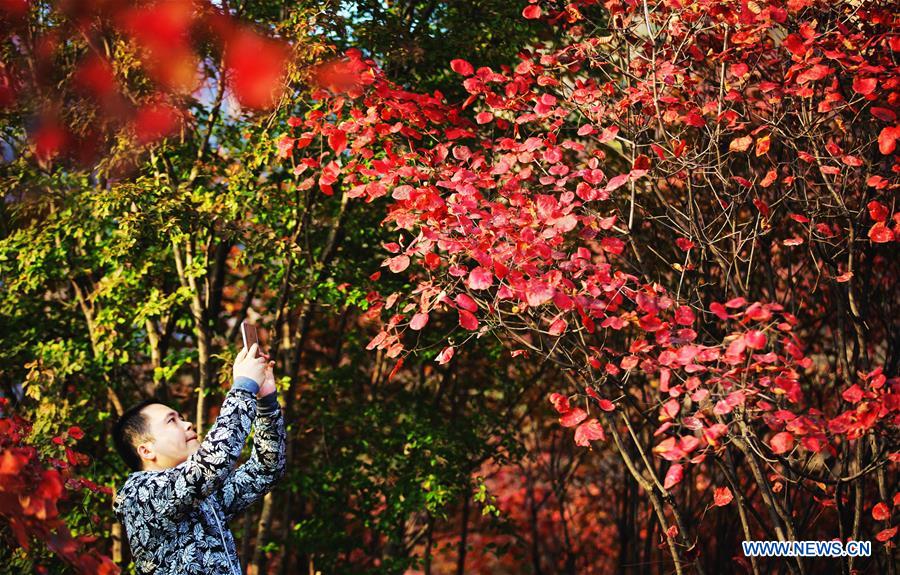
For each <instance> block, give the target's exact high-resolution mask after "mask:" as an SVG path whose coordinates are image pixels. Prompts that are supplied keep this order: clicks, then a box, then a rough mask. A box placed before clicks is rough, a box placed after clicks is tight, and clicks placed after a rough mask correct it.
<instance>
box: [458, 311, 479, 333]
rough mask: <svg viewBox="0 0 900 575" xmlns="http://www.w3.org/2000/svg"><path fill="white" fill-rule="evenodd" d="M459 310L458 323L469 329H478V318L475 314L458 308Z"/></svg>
mask: <svg viewBox="0 0 900 575" xmlns="http://www.w3.org/2000/svg"><path fill="white" fill-rule="evenodd" d="M458 311H459V325H461V326H462V327H464V328H465V329H468V330H470V331H474V330H476V329H478V318H476V317H475V315H474V314H473V313H472V312H470V311H468V310H465V309H461V310H458Z"/></svg>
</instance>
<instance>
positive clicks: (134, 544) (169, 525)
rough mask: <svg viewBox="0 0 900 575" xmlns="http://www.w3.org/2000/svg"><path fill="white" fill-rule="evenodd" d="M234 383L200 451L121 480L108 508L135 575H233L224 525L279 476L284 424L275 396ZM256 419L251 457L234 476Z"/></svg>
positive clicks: (236, 564) (235, 564)
mask: <svg viewBox="0 0 900 575" xmlns="http://www.w3.org/2000/svg"><path fill="white" fill-rule="evenodd" d="M257 390H258V386H257V384H256V382H255V381H253V380H252V379H249V378H246V377H239V378H238V379H237V380H236V381H235V382H234V385H233V386H232V388H231V390H230V391H229V392H228V395H227V396H226V397H225V401H224V402H223V403H222V409H221V412H220V413H219V417H218V418H217V419H216V422H215V424H214V425H213V426H212V428H210V430H209V433H207V434H206V437H205V438H204V440H203V442H202V443H201V445H200V449H199V450H198V451H197V452H196V453H195V454H193V455H191V456H190V457H188V459H187V461H185V462H184V463H182V464H180V465H177V466H175V467H173V468H171V469H166V470H165V471H136V472H134V473H132V474H131V475H129V476H128V479H127V480H126V481H125V485H124V486H123V487H122V489H121V491H119V493H118V495H117V497H116V500H115V502H114V504H113V509H114V510H115V512H116V516H117V517H118V518H119V521H120V522H121V523H122V525H124V526H125V532H126V535H127V537H128V544H129V546H130V547H131V553H132V555H133V557H134V564H135V568H136V570H137V573H138V574H140V575H149V574H153V575H169V574H172V575H174V574H178V575H194V574H197V575H199V574H201V573H202V574H203V575H211V574H216V575H219V574H221V575H240V574H241V573H242V571H241V566H240V561H239V560H238V556H237V551H236V549H235V545H234V537H233V536H232V535H231V530H230V529H228V521H229V520H230V519H231V518H232V517H234V516H235V515H236V514H238V513H240V512H241V511H243V510H244V509H246V508H247V507H248V506H250V505H251V504H253V503H254V502H255V501H257V500H259V499H260V498H261V497H262V496H263V495H265V494H266V492H268V491H269V490H270V489H272V487H273V486H274V484H275V482H276V481H277V480H278V479H279V478H280V477H281V475H282V473H283V472H284V462H285V459H284V420H283V419H282V416H281V409H280V407H279V405H278V400H277V398H276V396H275V394H274V393H273V394H270V395H268V396H266V397H264V398H262V399H260V401H259V411H258V412H257V401H256V392H257ZM254 419H255V422H256V423H255V426H254V427H255V433H256V434H255V436H254V439H253V453H252V454H251V456H250V459H249V460H248V461H247V462H246V463H244V464H243V465H241V466H240V467H238V468H237V469H235V464H236V463H237V460H238V458H239V457H240V455H241V450H242V449H243V446H244V442H245V441H246V440H247V436H248V435H249V433H250V425H251V423H253V422H254Z"/></svg>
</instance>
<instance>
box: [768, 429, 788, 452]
mask: <svg viewBox="0 0 900 575" xmlns="http://www.w3.org/2000/svg"><path fill="white" fill-rule="evenodd" d="M769 445H770V446H771V447H772V451H774V452H775V453H779V454H781V453H785V452H787V451H790V450H791V448H793V447H794V436H793V435H792V434H791V433H790V432H787V431H782V432H781V433H776V434H775V436H774V437H773V438H772V439H771V440H770V441H769Z"/></svg>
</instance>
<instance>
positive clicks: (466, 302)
mask: <svg viewBox="0 0 900 575" xmlns="http://www.w3.org/2000/svg"><path fill="white" fill-rule="evenodd" d="M453 300H454V301H455V302H456V305H458V306H459V307H461V308H462V309H464V310H466V311H471V312H476V311H478V304H477V303H476V302H475V300H474V299H472V298H471V297H469V295H468V294H464V293H460V294H456V297H455V298H453Z"/></svg>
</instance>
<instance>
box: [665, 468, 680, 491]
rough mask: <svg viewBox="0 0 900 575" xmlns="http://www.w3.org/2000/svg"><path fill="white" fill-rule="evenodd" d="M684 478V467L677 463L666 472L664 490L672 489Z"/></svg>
mask: <svg viewBox="0 0 900 575" xmlns="http://www.w3.org/2000/svg"><path fill="white" fill-rule="evenodd" d="M683 478H684V467H683V466H682V465H681V464H680V463H675V464H673V465H672V467H670V468H669V470H668V471H667V472H666V478H665V480H664V481H663V488H664V489H671V488H672V487H674V486H676V485H678V484H679V483H680V482H681V480H682V479H683Z"/></svg>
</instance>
